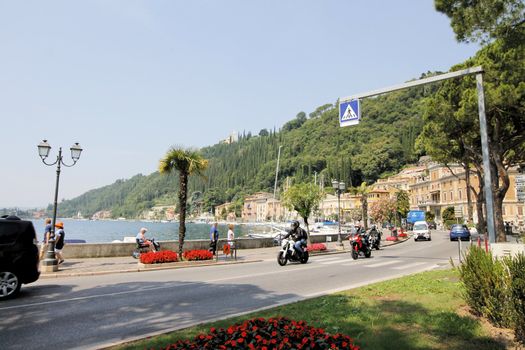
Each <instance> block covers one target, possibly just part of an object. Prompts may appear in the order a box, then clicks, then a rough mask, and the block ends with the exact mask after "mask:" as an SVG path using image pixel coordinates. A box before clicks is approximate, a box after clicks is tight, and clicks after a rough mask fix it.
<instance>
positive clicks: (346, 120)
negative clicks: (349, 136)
mask: <svg viewBox="0 0 525 350" xmlns="http://www.w3.org/2000/svg"><path fill="white" fill-rule="evenodd" d="M359 119H361V111H360V109H359V100H350V101H347V102H341V103H340V104H339V125H340V126H349V125H356V124H359Z"/></svg>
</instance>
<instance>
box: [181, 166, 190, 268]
mask: <svg viewBox="0 0 525 350" xmlns="http://www.w3.org/2000/svg"><path fill="white" fill-rule="evenodd" d="M187 197H188V174H187V173H185V172H183V171H181V172H180V173H179V208H180V212H179V259H181V258H182V249H183V247H184V238H186V199H187Z"/></svg>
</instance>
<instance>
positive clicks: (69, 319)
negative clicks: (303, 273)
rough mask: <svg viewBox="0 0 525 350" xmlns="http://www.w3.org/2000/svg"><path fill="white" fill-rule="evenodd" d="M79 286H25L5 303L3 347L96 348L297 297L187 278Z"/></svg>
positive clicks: (0, 323) (1, 324) (1, 328)
mask: <svg viewBox="0 0 525 350" xmlns="http://www.w3.org/2000/svg"><path fill="white" fill-rule="evenodd" d="M75 288H76V286H75V285H56V284H55V285H53V284H49V285H41V286H34V287H33V288H25V290H23V292H22V293H21V295H20V298H17V299H15V300H11V301H7V302H2V303H1V304H0V313H2V318H1V319H0V331H1V333H2V349H37V348H38V349H43V348H58V349H68V348H74V347H97V345H100V344H107V343H110V342H119V341H121V340H123V339H127V338H129V337H137V336H141V335H142V336H148V335H151V334H153V333H156V332H160V331H162V330H166V329H174V328H180V327H185V326H188V325H191V324H193V323H196V322H199V321H202V320H211V319H217V318H220V317H225V316H227V315H233V314H237V313H241V312H244V311H248V310H255V309H257V308H261V307H265V306H268V305H273V304H275V303H277V302H279V301H282V300H287V299H293V298H296V297H297V295H294V294H277V293H273V292H271V291H267V290H263V289H261V288H259V287H257V286H254V285H251V284H233V283H224V284H221V283H202V282H189V281H188V282H186V281H178V282H147V283H146V282H127V283H118V284H108V285H100V286H97V287H95V288H91V289H88V290H79V291H75ZM57 329H59V330H63V331H62V332H57V331H56V330H57ZM49 334H53V336H52V337H47V336H46V335H49Z"/></svg>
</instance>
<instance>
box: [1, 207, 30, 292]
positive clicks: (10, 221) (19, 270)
mask: <svg viewBox="0 0 525 350" xmlns="http://www.w3.org/2000/svg"><path fill="white" fill-rule="evenodd" d="M38 263H39V261H38V247H37V240H36V233H35V228H34V226H33V223H32V222H31V221H26V220H21V219H20V218H18V217H16V216H3V217H2V218H0V300H5V299H10V298H13V297H15V296H17V295H18V293H19V292H20V288H21V287H22V284H27V283H31V282H34V281H36V280H38V278H39V277H40V269H39V264H38Z"/></svg>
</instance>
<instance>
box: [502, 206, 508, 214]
mask: <svg viewBox="0 0 525 350" xmlns="http://www.w3.org/2000/svg"><path fill="white" fill-rule="evenodd" d="M505 212H506V210H505V205H502V206H501V214H502V215H507V214H506V213H505Z"/></svg>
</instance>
